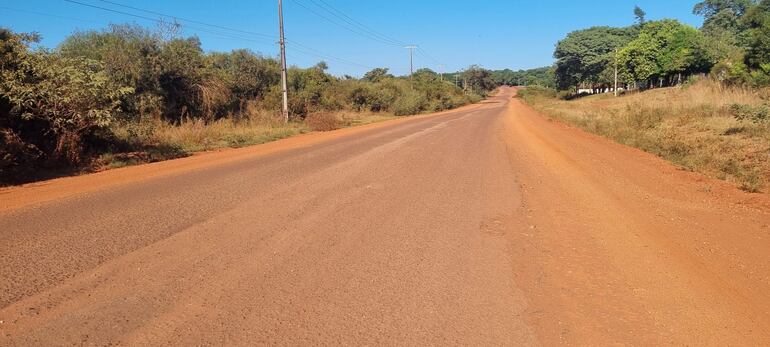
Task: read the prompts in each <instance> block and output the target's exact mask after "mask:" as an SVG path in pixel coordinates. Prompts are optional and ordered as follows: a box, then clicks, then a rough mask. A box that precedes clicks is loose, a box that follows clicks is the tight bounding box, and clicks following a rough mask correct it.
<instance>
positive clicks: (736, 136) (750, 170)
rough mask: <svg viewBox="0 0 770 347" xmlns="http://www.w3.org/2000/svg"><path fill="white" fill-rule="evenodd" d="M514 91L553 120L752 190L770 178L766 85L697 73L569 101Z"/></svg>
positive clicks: (541, 93) (539, 90)
mask: <svg viewBox="0 0 770 347" xmlns="http://www.w3.org/2000/svg"><path fill="white" fill-rule="evenodd" d="M519 93H520V96H521V97H522V98H523V99H524V100H525V101H526V102H527V103H529V104H530V105H533V106H534V107H535V109H537V110H538V111H540V112H542V113H543V114H546V115H548V116H550V117H552V118H554V119H556V120H559V121H562V122H565V123H568V124H571V125H574V126H577V127H579V128H582V129H584V130H587V131H589V132H592V133H595V134H598V135H602V136H605V137H608V138H610V139H613V140H615V141H617V142H619V143H622V144H625V145H629V146H632V147H637V148H640V149H642V150H644V151H647V152H650V153H653V154H656V155H658V156H660V157H662V158H664V159H667V160H670V161H671V162H673V163H675V164H676V165H679V166H680V167H683V168H685V169H687V170H692V171H696V172H700V173H703V174H706V175H708V176H711V177H715V178H720V179H724V180H728V181H731V182H734V183H736V184H737V185H738V186H740V187H741V188H742V189H744V190H746V191H750V192H757V191H759V190H760V189H762V187H763V186H766V185H767V183H768V182H770V122H768V121H767V114H768V112H770V109H768V108H767V106H765V103H766V101H767V97H768V96H770V95H768V94H767V93H766V92H761V91H758V90H753V89H748V88H732V87H725V86H724V85H722V84H720V83H718V82H714V81H712V80H708V79H701V80H698V81H696V82H693V83H689V84H686V85H684V86H682V87H677V88H659V89H655V90H651V91H648V92H644V93H634V94H630V95H627V96H624V97H620V98H615V97H613V96H612V94H600V95H594V96H589V97H584V98H580V99H576V100H571V101H569V100H564V99H562V98H558V97H557V94H556V93H555V92H554V91H553V90H548V89H543V88H527V89H525V90H521V91H520V92H519ZM753 119H763V120H761V121H759V120H757V121H754V120H753Z"/></svg>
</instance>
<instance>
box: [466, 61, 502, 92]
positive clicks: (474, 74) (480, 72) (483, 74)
mask: <svg viewBox="0 0 770 347" xmlns="http://www.w3.org/2000/svg"><path fill="white" fill-rule="evenodd" d="M460 78H462V79H463V81H465V83H466V87H467V88H468V89H470V91H471V92H473V93H477V94H480V95H483V94H485V93H486V92H488V91H491V90H492V89H495V88H496V87H497V84H496V83H495V80H494V79H493V78H492V73H491V72H490V71H489V70H487V69H484V68H482V67H481V66H478V65H471V66H469V67H468V68H467V69H465V71H463V73H462V74H461V75H460Z"/></svg>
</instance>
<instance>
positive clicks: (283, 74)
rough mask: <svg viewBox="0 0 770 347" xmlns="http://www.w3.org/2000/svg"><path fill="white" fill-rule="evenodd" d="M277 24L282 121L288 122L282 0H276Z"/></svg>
mask: <svg viewBox="0 0 770 347" xmlns="http://www.w3.org/2000/svg"><path fill="white" fill-rule="evenodd" d="M278 22H279V24H278V26H279V31H280V33H281V41H280V45H281V87H282V88H283V93H282V94H283V108H282V115H283V121H284V122H286V123H288V122H289V90H288V89H289V88H288V85H287V81H286V39H285V38H284V36H283V1H282V0H278Z"/></svg>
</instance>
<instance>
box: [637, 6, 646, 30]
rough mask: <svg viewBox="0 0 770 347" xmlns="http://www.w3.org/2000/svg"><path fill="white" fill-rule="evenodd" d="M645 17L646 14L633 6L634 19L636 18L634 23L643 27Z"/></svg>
mask: <svg viewBox="0 0 770 347" xmlns="http://www.w3.org/2000/svg"><path fill="white" fill-rule="evenodd" d="M645 16H647V12H644V10H642V8H641V7H639V6H634V17H636V23H638V24H639V25H640V26H641V25H644V23H645V22H646V19H645Z"/></svg>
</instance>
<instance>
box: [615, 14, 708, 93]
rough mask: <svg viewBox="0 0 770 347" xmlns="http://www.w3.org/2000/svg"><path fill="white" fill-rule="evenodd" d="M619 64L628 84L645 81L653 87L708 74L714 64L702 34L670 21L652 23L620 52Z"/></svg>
mask: <svg viewBox="0 0 770 347" xmlns="http://www.w3.org/2000/svg"><path fill="white" fill-rule="evenodd" d="M618 63H619V65H620V66H621V73H622V75H623V76H624V78H625V79H626V80H627V81H628V82H631V83H632V82H640V81H645V82H648V83H649V85H650V86H653V85H654V82H657V84H672V83H676V82H680V81H681V79H682V75H689V74H693V73H697V72H706V71H708V70H709V69H710V68H711V65H713V64H712V63H711V62H710V61H709V60H708V59H707V57H706V54H705V52H704V48H703V36H702V34H701V33H700V32H699V31H698V30H697V29H695V28H693V27H690V26H687V25H684V24H682V23H680V22H678V21H676V20H670V19H667V20H661V21H654V22H648V23H647V24H646V25H645V26H644V28H642V30H641V32H640V33H639V36H638V37H637V38H636V39H634V40H633V41H631V42H629V43H628V45H626V46H625V47H624V48H623V49H621V50H620V51H619V53H618Z"/></svg>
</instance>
